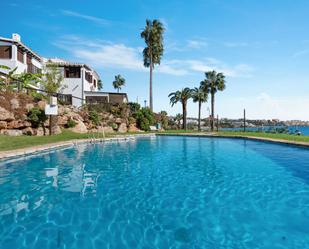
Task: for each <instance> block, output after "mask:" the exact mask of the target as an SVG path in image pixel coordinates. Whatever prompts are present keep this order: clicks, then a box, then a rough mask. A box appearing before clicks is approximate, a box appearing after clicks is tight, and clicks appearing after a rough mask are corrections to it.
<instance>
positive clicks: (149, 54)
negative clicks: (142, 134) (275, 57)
mask: <svg viewBox="0 0 309 249" xmlns="http://www.w3.org/2000/svg"><path fill="white" fill-rule="evenodd" d="M163 33H164V27H163V24H162V23H161V22H160V21H158V20H153V21H151V20H148V19H147V20H146V26H145V28H144V30H143V31H142V33H141V38H143V39H144V40H145V43H146V47H145V48H144V50H143V57H144V66H145V67H149V69H150V78H149V105H150V110H151V111H153V99H152V70H153V68H154V66H155V65H156V64H160V62H161V57H162V55H163Z"/></svg>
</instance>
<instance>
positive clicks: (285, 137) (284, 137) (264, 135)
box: [217, 131, 309, 142]
mask: <svg viewBox="0 0 309 249" xmlns="http://www.w3.org/2000/svg"><path fill="white" fill-rule="evenodd" d="M217 134H218V135H223V136H246V137H261V138H272V139H280V140H287V141H293V142H309V136H296V135H289V134H280V133H265V132H240V131H219V132H218V133H217Z"/></svg>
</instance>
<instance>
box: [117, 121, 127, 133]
mask: <svg viewBox="0 0 309 249" xmlns="http://www.w3.org/2000/svg"><path fill="white" fill-rule="evenodd" d="M127 131H128V128H127V125H126V124H125V123H121V124H120V125H119V127H118V132H120V133H125V132H127Z"/></svg>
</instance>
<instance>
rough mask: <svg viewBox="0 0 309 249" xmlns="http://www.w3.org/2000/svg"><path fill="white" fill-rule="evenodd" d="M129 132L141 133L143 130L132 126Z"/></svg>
mask: <svg viewBox="0 0 309 249" xmlns="http://www.w3.org/2000/svg"><path fill="white" fill-rule="evenodd" d="M128 131H129V132H140V131H141V130H140V129H138V128H137V127H136V126H135V124H130V126H129V129H128Z"/></svg>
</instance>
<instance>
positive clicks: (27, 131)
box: [22, 127, 34, 136]
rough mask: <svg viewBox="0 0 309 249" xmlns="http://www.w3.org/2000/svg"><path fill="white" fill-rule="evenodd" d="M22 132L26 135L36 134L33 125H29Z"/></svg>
mask: <svg viewBox="0 0 309 249" xmlns="http://www.w3.org/2000/svg"><path fill="white" fill-rule="evenodd" d="M22 133H23V134H24V135H27V136H33V135H34V130H33V129H32V128H31V127H27V128H25V129H23V130H22Z"/></svg>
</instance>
